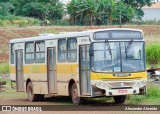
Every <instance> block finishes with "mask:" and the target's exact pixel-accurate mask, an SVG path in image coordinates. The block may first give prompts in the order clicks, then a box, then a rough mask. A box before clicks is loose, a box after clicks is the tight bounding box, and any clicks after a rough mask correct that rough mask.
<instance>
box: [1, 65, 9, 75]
mask: <svg viewBox="0 0 160 114" xmlns="http://www.w3.org/2000/svg"><path fill="white" fill-rule="evenodd" d="M8 73H9V64H8V63H4V64H0V74H8Z"/></svg>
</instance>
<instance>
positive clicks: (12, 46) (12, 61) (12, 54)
mask: <svg viewBox="0 0 160 114" xmlns="http://www.w3.org/2000/svg"><path fill="white" fill-rule="evenodd" d="M10 60H11V64H14V44H11V58H10Z"/></svg>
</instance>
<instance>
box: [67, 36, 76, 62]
mask: <svg viewBox="0 0 160 114" xmlns="http://www.w3.org/2000/svg"><path fill="white" fill-rule="evenodd" d="M67 61H69V62H76V61H77V39H76V38H71V39H68V40H67Z"/></svg>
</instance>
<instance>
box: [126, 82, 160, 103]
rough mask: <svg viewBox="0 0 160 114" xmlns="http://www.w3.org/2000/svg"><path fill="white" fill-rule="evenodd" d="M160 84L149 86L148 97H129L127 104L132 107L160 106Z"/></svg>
mask: <svg viewBox="0 0 160 114" xmlns="http://www.w3.org/2000/svg"><path fill="white" fill-rule="evenodd" d="M159 86H160V85H159V84H156V83H152V84H148V85H147V94H146V95H130V96H128V97H127V101H126V103H127V104H132V105H160V102H159V100H160V88H159Z"/></svg>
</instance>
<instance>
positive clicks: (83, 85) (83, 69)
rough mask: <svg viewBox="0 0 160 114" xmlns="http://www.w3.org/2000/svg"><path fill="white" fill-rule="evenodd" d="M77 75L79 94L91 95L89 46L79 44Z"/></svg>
mask: <svg viewBox="0 0 160 114" xmlns="http://www.w3.org/2000/svg"><path fill="white" fill-rule="evenodd" d="M79 52H80V56H79V63H80V64H79V65H80V66H79V71H80V72H79V77H80V93H81V95H91V84H90V59H89V46H88V45H82V46H80V51H79Z"/></svg>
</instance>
